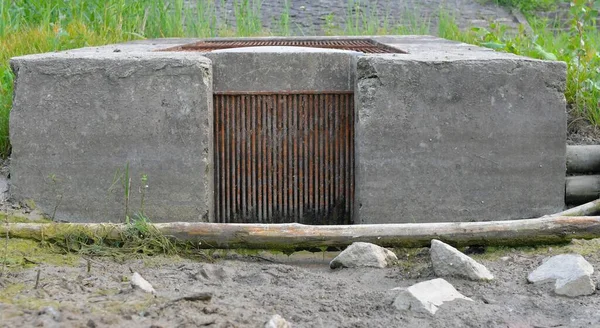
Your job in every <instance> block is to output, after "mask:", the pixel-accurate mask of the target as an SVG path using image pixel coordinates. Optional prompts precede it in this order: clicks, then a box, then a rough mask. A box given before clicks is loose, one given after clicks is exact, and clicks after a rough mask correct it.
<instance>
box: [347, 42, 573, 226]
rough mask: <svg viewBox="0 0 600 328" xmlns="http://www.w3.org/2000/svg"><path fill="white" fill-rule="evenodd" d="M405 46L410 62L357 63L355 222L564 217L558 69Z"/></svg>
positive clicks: (562, 73)
mask: <svg viewBox="0 0 600 328" xmlns="http://www.w3.org/2000/svg"><path fill="white" fill-rule="evenodd" d="M411 44H412V45H411V47H412V48H411V50H412V52H411V54H406V55H383V56H364V57H360V58H359V60H358V62H357V73H356V74H357V75H356V82H357V85H356V90H355V92H356V106H357V117H358V120H357V122H356V150H357V164H356V172H357V173H356V193H357V207H358V208H357V213H358V218H357V220H356V222H360V223H392V222H441V221H486V220H507V219H518V218H528V217H535V216H539V215H545V214H550V213H553V212H557V211H559V210H561V209H562V208H563V206H564V195H565V151H566V146H565V145H566V114H565V99H564V95H563V92H564V89H565V79H566V65H565V64H564V63H562V62H548V61H539V60H533V59H527V58H523V57H518V56H514V55H508V54H502V53H496V52H489V51H485V50H481V48H477V47H473V46H469V48H468V49H469V50H467V47H466V46H465V45H464V44H454V45H453V44H447V45H445V48H443V49H444V50H439V51H431V52H428V51H421V52H420V51H419V49H420V48H419V46H418V45H416V44H417V42H413V43H411ZM460 48H462V49H463V51H462V52H460V51H459V49H460ZM423 49H425V50H427V49H430V47H429V45H427V46H425V47H424V48H423ZM423 49H421V50H423Z"/></svg>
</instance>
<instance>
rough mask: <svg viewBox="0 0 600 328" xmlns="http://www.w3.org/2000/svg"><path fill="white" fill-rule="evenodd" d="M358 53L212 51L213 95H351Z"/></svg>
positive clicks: (267, 49) (266, 49)
mask: <svg viewBox="0 0 600 328" xmlns="http://www.w3.org/2000/svg"><path fill="white" fill-rule="evenodd" d="M357 55H359V53H357V52H353V51H344V50H332V49H317V48H301V47H261V48H258V47H257V48H239V49H227V50H220V51H214V52H211V53H207V54H206V56H207V57H208V58H210V59H211V60H212V61H213V65H214V66H213V70H214V85H213V90H214V92H261V91H268V92H303V91H351V90H353V89H354V66H355V61H356V57H357Z"/></svg>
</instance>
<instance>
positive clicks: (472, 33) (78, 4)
mask: <svg viewBox="0 0 600 328" xmlns="http://www.w3.org/2000/svg"><path fill="white" fill-rule="evenodd" d="M215 1H217V2H216V3H215ZM482 1H488V2H489V1H494V2H496V3H498V4H502V5H507V6H516V7H519V8H520V9H521V10H523V11H525V12H531V11H533V10H538V9H544V8H549V7H551V6H554V5H555V4H556V3H558V2H559V1H564V0H519V1H517V0H482ZM574 2H575V4H576V6H573V8H572V13H571V16H572V17H573V20H572V22H571V30H569V31H564V32H558V33H553V32H551V31H550V29H549V28H548V27H549V26H552V25H553V24H554V22H546V21H541V20H537V19H535V18H534V17H530V18H531V23H532V26H533V28H534V31H535V33H534V35H526V34H525V31H523V30H521V31H519V32H518V33H517V34H514V33H510V31H507V30H506V29H505V28H503V27H502V26H495V25H493V24H492V25H491V26H490V27H489V28H488V29H472V30H467V31H464V30H459V28H458V26H457V24H456V23H455V21H454V19H453V17H452V16H451V15H449V14H448V13H446V12H444V11H441V12H440V21H439V24H438V26H439V27H438V30H437V31H432V30H431V28H430V27H431V24H430V21H429V18H422V17H420V16H419V15H418V14H416V13H417V12H418V10H419V8H415V14H406V15H405V17H400V18H399V21H400V24H396V23H392V19H391V16H390V15H389V12H390V9H389V8H385V9H384V10H383V12H378V11H377V6H376V3H375V2H373V1H367V0H348V3H347V13H346V17H334V16H332V15H328V16H326V17H325V27H324V32H325V33H326V34H328V35H334V34H337V35H375V34H437V35H439V36H441V37H444V38H448V39H452V40H458V41H462V42H467V43H472V44H477V45H482V46H487V47H490V48H494V49H496V50H498V51H506V52H512V53H515V54H519V55H524V56H530V57H534V58H540V59H557V60H563V61H565V62H567V63H568V65H569V69H568V83H567V91H566V93H565V95H566V98H567V101H568V102H569V104H570V105H571V107H572V108H573V109H574V113H575V114H576V115H578V116H581V117H584V118H586V119H588V120H589V121H590V122H591V123H592V124H594V125H597V126H598V125H600V109H599V108H598V107H599V105H600V104H599V101H600V71H599V70H600V57H599V56H598V54H597V52H596V49H600V37H599V36H598V33H597V29H596V26H594V23H593V21H594V18H595V17H597V12H595V11H594V10H591V9H593V8H592V7H593V6H594V5H595V6H600V1H598V0H595V1H594V0H574ZM224 3H225V0H197V2H196V5H195V8H190V7H186V6H184V3H183V0H0V157H7V156H9V154H10V140H9V137H8V136H9V131H8V128H9V124H8V119H9V113H10V108H11V106H12V94H13V79H14V76H13V74H12V72H11V70H10V67H9V64H8V61H9V58H11V57H14V56H20V55H25V54H31V53H40V52H49V51H60V50H67V49H72V48H79V47H84V46H94V45H103V44H110V43H116V42H123V41H129V40H135V39H144V38H159V37H215V36H256V35H290V34H300V35H308V34H314V32H315V31H314V30H313V31H310V30H309V31H305V30H302V29H300V27H299V26H294V25H293V24H292V23H291V22H290V4H291V2H290V1H289V0H285V2H284V4H283V6H284V10H283V13H282V14H281V16H280V17H277V18H275V20H276V22H273V23H274V24H272V26H274V28H273V29H272V30H270V31H269V30H265V29H264V28H263V27H262V24H261V0H235V1H234V4H233V9H234V10H233V16H232V17H231V18H229V19H227V18H226V17H230V16H231V15H230V14H228V13H226V12H222V11H220V10H222V9H218V8H223V7H224ZM586 6H588V7H589V10H587V11H585V14H582V9H583V8H584V7H585V8H588V7H586ZM381 17H382V18H381ZM395 19H396V20H398V18H395ZM233 22H235V27H233V25H234V24H233ZM578 22H579V23H581V24H579V23H578ZM582 41H583V43H582ZM582 44H583V46H582Z"/></svg>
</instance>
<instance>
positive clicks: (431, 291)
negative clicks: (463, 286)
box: [393, 278, 472, 315]
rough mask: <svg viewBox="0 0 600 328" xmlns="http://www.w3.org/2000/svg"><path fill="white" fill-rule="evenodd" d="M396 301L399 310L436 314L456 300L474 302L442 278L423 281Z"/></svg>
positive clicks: (407, 289)
mask: <svg viewBox="0 0 600 328" xmlns="http://www.w3.org/2000/svg"><path fill="white" fill-rule="evenodd" d="M393 290H400V291H401V292H400V294H399V295H398V296H397V297H396V299H395V300H394V303H393V305H394V307H396V308H397V309H398V310H411V311H414V312H418V313H428V314H432V315H433V314H435V313H436V312H437V310H438V308H439V306H440V305H442V304H444V303H446V302H450V301H453V300H456V299H463V300H467V301H472V299H470V298H468V297H466V296H464V295H463V294H461V293H459V292H458V291H457V290H456V288H454V286H452V285H451V284H450V283H449V282H447V281H446V280H444V279H442V278H437V279H433V280H427V281H423V282H420V283H417V284H414V285H412V286H410V287H408V288H406V289H402V288H394V289H393Z"/></svg>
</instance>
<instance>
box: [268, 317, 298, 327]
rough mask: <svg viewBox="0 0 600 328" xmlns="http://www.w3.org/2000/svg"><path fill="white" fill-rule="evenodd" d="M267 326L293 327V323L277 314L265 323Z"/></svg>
mask: <svg viewBox="0 0 600 328" xmlns="http://www.w3.org/2000/svg"><path fill="white" fill-rule="evenodd" d="M265 328H292V325H291V324H290V323H289V322H288V321H287V320H285V319H284V318H283V317H282V316H280V315H279V314H276V315H274V316H272V317H271V320H269V322H267V323H266V324H265Z"/></svg>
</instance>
